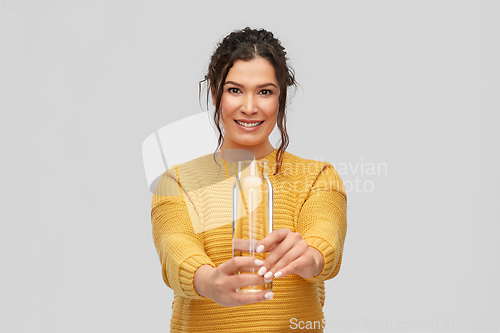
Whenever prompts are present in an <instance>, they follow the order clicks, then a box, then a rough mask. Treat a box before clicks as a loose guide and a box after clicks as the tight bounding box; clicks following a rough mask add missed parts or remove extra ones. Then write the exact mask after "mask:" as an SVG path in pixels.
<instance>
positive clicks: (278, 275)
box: [274, 272, 283, 278]
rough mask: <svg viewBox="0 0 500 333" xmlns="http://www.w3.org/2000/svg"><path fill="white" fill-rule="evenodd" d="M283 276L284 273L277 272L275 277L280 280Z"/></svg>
mask: <svg viewBox="0 0 500 333" xmlns="http://www.w3.org/2000/svg"><path fill="white" fill-rule="evenodd" d="M282 275H283V273H281V272H277V273H276V274H274V277H276V278H279V277H281V276H282Z"/></svg>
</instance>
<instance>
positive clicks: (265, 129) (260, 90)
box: [214, 57, 280, 159]
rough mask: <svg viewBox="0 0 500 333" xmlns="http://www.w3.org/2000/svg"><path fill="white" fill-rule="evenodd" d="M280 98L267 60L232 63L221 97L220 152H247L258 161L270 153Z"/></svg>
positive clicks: (272, 71) (256, 58) (274, 77)
mask: <svg viewBox="0 0 500 333" xmlns="http://www.w3.org/2000/svg"><path fill="white" fill-rule="evenodd" d="M279 95H280V89H279V87H278V80H277V79H276V73H275V70H274V67H273V66H272V65H271V64H270V63H269V61H267V60H266V59H264V58H262V57H255V58H254V59H252V60H248V61H243V60H237V61H235V62H234V64H233V66H232V67H231V69H230V70H229V73H228V75H227V77H226V81H225V83H224V86H223V93H222V98H221V122H222V126H223V128H224V142H223V144H222V147H221V149H246V150H248V151H251V152H252V153H253V154H254V156H255V158H257V159H259V158H262V157H264V156H266V155H269V154H270V153H272V152H273V150H274V147H273V146H272V145H271V142H270V141H269V135H270V134H271V132H272V131H273V129H274V127H275V126H276V121H277V119H278V110H279ZM214 104H215V103H214Z"/></svg>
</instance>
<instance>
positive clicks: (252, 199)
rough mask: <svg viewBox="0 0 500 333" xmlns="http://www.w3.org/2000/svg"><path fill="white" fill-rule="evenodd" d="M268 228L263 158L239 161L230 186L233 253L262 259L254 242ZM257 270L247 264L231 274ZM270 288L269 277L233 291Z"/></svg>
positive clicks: (269, 190)
mask: <svg viewBox="0 0 500 333" xmlns="http://www.w3.org/2000/svg"><path fill="white" fill-rule="evenodd" d="M272 231H273V187H272V185H271V182H270V181H269V178H268V177H267V161H257V160H243V161H239V162H238V178H237V179H236V181H235V183H234V186H233V257H238V256H251V257H254V258H255V259H260V260H264V259H265V258H266V254H265V253H257V252H256V251H255V250H256V248H257V246H258V242H259V241H261V240H262V239H263V238H264V237H266V236H267V235H268V234H269V233H270V232H272ZM257 271H258V268H249V269H248V271H240V272H236V273H235V274H257ZM272 289H273V283H272V281H271V282H270V283H266V284H263V285H258V286H247V287H244V288H241V289H237V290H236V291H237V292H239V293H250V292H259V291H263V290H266V291H271V290H272Z"/></svg>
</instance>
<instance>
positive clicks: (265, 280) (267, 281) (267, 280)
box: [264, 279, 273, 283]
mask: <svg viewBox="0 0 500 333" xmlns="http://www.w3.org/2000/svg"><path fill="white" fill-rule="evenodd" d="M272 280H273V279H264V282H265V283H269V282H271V281H272Z"/></svg>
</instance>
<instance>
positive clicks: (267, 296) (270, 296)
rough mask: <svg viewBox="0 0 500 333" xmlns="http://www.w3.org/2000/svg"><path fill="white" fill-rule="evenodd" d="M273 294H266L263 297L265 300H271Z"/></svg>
mask: <svg viewBox="0 0 500 333" xmlns="http://www.w3.org/2000/svg"><path fill="white" fill-rule="evenodd" d="M273 296H274V294H273V293H272V292H268V293H267V294H265V295H264V297H265V299H267V300H270V299H272V298H273Z"/></svg>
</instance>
